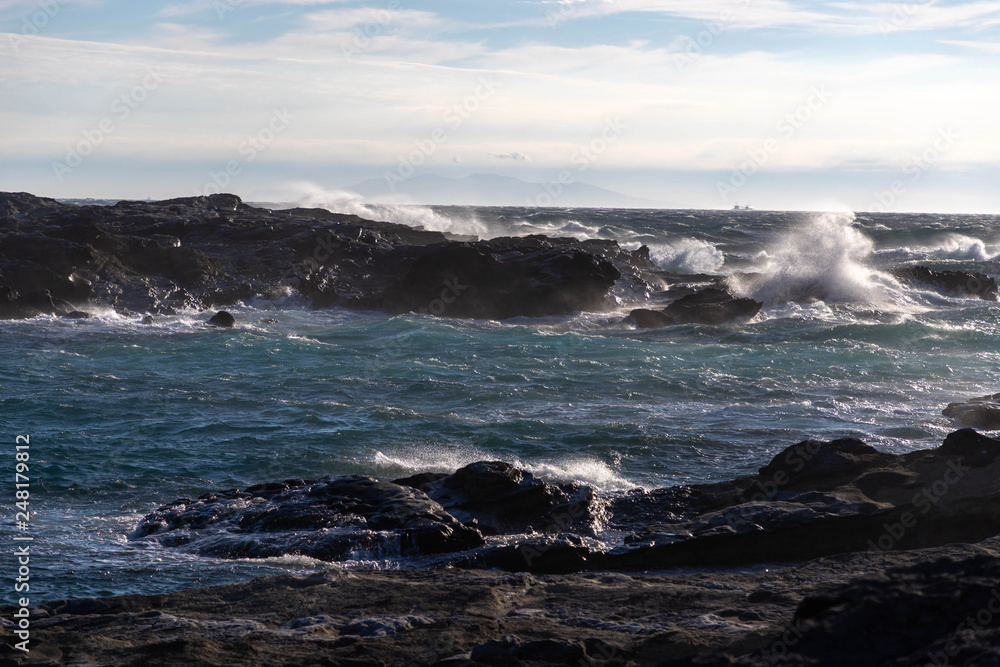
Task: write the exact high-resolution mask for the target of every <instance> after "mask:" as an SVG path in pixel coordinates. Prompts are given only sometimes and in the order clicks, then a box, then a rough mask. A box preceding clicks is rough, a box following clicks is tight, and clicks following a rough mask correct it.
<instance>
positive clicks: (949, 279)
mask: <svg viewBox="0 0 1000 667" xmlns="http://www.w3.org/2000/svg"><path fill="white" fill-rule="evenodd" d="M890 273H891V274H892V275H893V276H895V278H896V279H897V280H899V281H900V282H902V283H905V284H908V285H910V284H914V283H919V284H923V285H929V286H931V287H934V288H937V289H939V290H941V291H943V292H945V293H947V294H954V295H958V296H970V297H975V298H977V299H985V300H987V301H996V300H997V299H998V297H1000V291H998V286H997V282H996V281H995V280H994V279H993V278H991V277H989V276H988V275H986V274H985V273H980V272H978V271H954V270H950V269H943V270H936V269H930V268H928V267H926V266H908V267H903V268H899V269H893V270H892V271H890Z"/></svg>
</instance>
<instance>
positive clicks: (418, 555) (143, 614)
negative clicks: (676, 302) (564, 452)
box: [0, 429, 1000, 667]
mask: <svg viewBox="0 0 1000 667" xmlns="http://www.w3.org/2000/svg"><path fill="white" fill-rule="evenodd" d="M998 494H1000V441H997V440H994V439H991V438H988V437H985V436H983V435H981V434H979V433H977V432H975V431H973V430H969V429H965V430H960V431H956V432H954V433H952V434H950V435H949V436H948V437H947V438H946V439H945V441H944V443H943V444H942V445H941V446H940V447H937V448H935V449H931V450H922V451H915V452H911V453H908V454H902V455H895V454H890V453H886V452H879V451H877V450H876V449H874V448H872V447H870V446H868V445H866V444H865V443H863V442H861V441H859V440H852V439H844V440H836V441H833V442H817V441H804V442H801V443H799V444H797V445H793V446H791V447H789V448H787V449H786V450H784V451H783V452H781V453H779V454H778V455H777V456H775V457H774V458H773V459H772V460H771V461H770V462H769V463H768V464H767V465H765V466H763V467H762V468H761V469H760V471H759V472H758V473H757V474H755V475H751V476H747V477H743V478H740V479H736V480H731V481H728V482H722V483H717V484H707V485H694V486H677V487H671V488H664V489H654V490H650V491H644V490H636V491H632V492H628V493H624V494H618V495H613V496H606V497H602V496H600V495H599V494H596V493H594V491H593V490H592V489H590V488H588V487H586V486H581V485H579V484H553V483H550V482H546V481H544V480H540V479H537V478H535V477H533V476H532V475H531V474H529V473H527V472H525V471H522V470H519V469H517V468H515V467H513V466H511V465H509V464H506V463H502V462H480V463H475V464H472V465H469V466H466V467H465V468H462V469H460V470H459V471H457V472H455V473H453V474H451V475H443V474H429V473H428V474H420V475H415V476H412V477H408V478H405V479H399V480H395V481H392V482H390V481H385V480H375V479H372V478H368V477H363V476H351V477H341V478H326V479H321V480H314V481H309V480H287V481H284V482H278V483H268V484H261V485H258V486H255V487H250V488H248V489H245V490H235V489H233V490H227V491H219V492H212V493H207V494H205V495H204V496H202V497H201V498H198V499H195V500H192V499H179V500H177V501H176V502H174V503H171V504H169V505H166V506H164V507H162V508H160V509H158V510H156V511H155V512H152V513H150V514H149V515H147V516H146V517H145V518H144V519H143V520H142V522H141V523H140V524H139V526H138V527H137V528H136V530H135V531H134V532H133V533H132V535H131V536H130V539H133V540H157V541H159V542H160V544H161V545H162V546H163V547H165V548H176V549H187V550H190V551H192V552H194V553H198V554H203V555H206V556H215V557H219V556H221V557H232V558H243V557H262V556H275V555H281V554H286V553H288V554H307V555H310V556H313V557H315V558H320V559H323V560H327V561H331V562H333V563H341V564H334V565H330V566H329V569H328V570H326V571H323V572H319V573H317V574H314V575H310V576H307V577H293V576H281V577H273V578H265V579H258V580H255V581H251V582H247V583H240V584H233V585H228V586H218V587H212V588H204V589H194V590H189V591H182V592H178V593H174V594H170V595H158V596H125V597H119V598H104V599H82V600H58V601H50V602H46V603H44V604H40V605H36V606H35V607H33V608H32V609H31V614H32V626H31V627H32V635H31V636H32V646H33V651H32V653H31V654H30V656H27V657H26V656H24V655H23V654H21V653H20V652H17V651H15V650H14V649H12V648H10V646H9V645H7V646H6V647H5V648H3V649H2V650H0V667H3V666H4V665H20V664H24V665H27V664H67V665H69V664H72V665H107V664H113V665H136V666H139V665H191V664H198V665H220V666H221V665H261V664H267V665H393V666H395V665H431V664H446V665H667V666H669V665H711V666H715V665H718V666H719V667H721V666H723V665H744V666H747V667H750V666H753V667H757V666H762V665H803V666H805V665H828V664H830V665H834V664H835V665H841V664H844V665H847V664H850V665H889V664H891V665H927V664H934V665H945V664H956V665H959V664H961V665H967V664H984V665H985V664H995V663H996V662H997V661H998V660H1000V537H998V535H1000V495H998ZM360 554H368V555H370V556H372V557H377V558H381V559H389V560H392V559H395V560H396V561H397V562H396V566H397V567H400V568H402V569H390V570H381V571H380V570H366V569H358V568H357V567H356V563H354V565H350V566H349V564H348V563H347V561H351V562H353V559H357V558H358V557H359V555H360ZM11 613H13V612H12V610H10V609H7V610H3V613H0V618H2V619H3V620H2V622H0V623H2V624H3V625H4V627H5V629H7V630H10V629H11V627H12V626H11V623H10V621H9V620H8V619H9V618H11ZM29 658H30V659H29Z"/></svg>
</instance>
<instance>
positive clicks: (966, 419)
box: [941, 394, 1000, 431]
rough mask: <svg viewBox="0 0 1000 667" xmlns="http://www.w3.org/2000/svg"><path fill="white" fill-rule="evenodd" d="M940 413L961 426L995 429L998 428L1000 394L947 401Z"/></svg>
mask: <svg viewBox="0 0 1000 667" xmlns="http://www.w3.org/2000/svg"><path fill="white" fill-rule="evenodd" d="M941 414H943V415H944V416H945V417H951V418H952V419H954V420H955V421H956V422H957V423H958V424H960V425H961V426H965V427H968V428H979V429H983V430H984V431H996V430H998V429H1000V394H993V395H992V396H981V397H979V398H972V399H969V400H968V401H963V402H961V403H949V404H948V407H946V408H945V409H944V410H942V411H941Z"/></svg>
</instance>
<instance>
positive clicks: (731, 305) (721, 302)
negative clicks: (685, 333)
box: [663, 287, 764, 324]
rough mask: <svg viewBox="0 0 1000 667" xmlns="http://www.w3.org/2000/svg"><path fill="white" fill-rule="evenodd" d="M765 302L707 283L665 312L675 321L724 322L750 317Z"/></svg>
mask: <svg viewBox="0 0 1000 667" xmlns="http://www.w3.org/2000/svg"><path fill="white" fill-rule="evenodd" d="M763 305H764V304H763V303H761V302H760V301H755V300H754V299H748V298H744V297H736V296H733V295H732V294H730V293H729V292H728V291H727V290H725V289H723V288H721V287H706V288H704V289H701V290H698V291H697V292H695V293H693V294H688V295H687V296H683V297H681V298H680V299H678V300H677V301H674V302H673V303H671V304H670V305H669V306H667V307H666V308H665V309H664V310H663V312H664V314H666V315H667V316H668V317H670V318H672V319H673V320H674V323H675V324H725V323H727V322H731V321H733V320H735V319H739V318H746V319H749V318H751V317H753V316H754V315H756V314H757V313H759V312H760V309H761V308H762V307H763Z"/></svg>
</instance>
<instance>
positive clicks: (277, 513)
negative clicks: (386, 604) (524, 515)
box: [129, 476, 483, 561]
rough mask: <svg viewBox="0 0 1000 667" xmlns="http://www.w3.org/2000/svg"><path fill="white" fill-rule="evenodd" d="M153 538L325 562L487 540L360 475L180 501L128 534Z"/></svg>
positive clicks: (418, 497) (199, 549)
mask: <svg viewBox="0 0 1000 667" xmlns="http://www.w3.org/2000/svg"><path fill="white" fill-rule="evenodd" d="M148 536H155V537H156V538H157V539H159V540H160V542H161V543H163V544H164V545H166V546H179V547H184V548H185V549H188V550H193V551H195V552H196V553H199V554H201V555H206V556H216V557H221V558H268V557H273V556H282V555H288V554H298V555H304V556H310V557H312V558H318V559H320V560H327V561H340V560H347V559H350V558H359V557H362V556H363V555H364V554H365V553H380V552H381V553H385V554H391V553H393V552H397V553H401V554H402V555H414V554H435V553H442V552H449V551H461V550H464V549H468V548H471V547H476V546H479V545H481V544H482V543H483V539H482V536H481V535H480V534H479V532H478V531H477V530H476V529H475V528H470V527H468V526H465V525H463V524H461V523H459V522H458V521H457V520H456V519H455V518H454V517H452V516H451V515H450V514H448V513H447V512H445V511H444V510H443V509H442V508H441V506H440V505H439V504H438V503H436V502H434V501H433V500H431V499H430V498H428V497H427V496H426V495H425V494H423V493H421V492H420V491H417V490H415V489H412V488H410V487H405V486H400V485H398V484H393V483H391V482H380V481H377V480H374V479H371V478H369V477H359V476H353V477H344V478H337V479H327V480H321V481H318V482H301V481H291V482H285V483H283V484H265V485H260V486H256V487H251V488H249V489H247V490H246V491H238V490H231V491H224V492H220V493H210V494H206V495H204V496H202V497H201V498H199V499H198V500H196V501H191V500H187V499H181V500H178V501H176V502H174V503H172V504H170V505H167V506H165V507H162V508H160V509H158V510H156V511H155V512H152V513H151V514H149V515H147V516H146V517H144V518H143V520H142V521H141V522H140V524H139V526H138V527H137V528H136V530H135V531H134V532H133V533H132V534H131V535H130V536H129V538H130V539H133V540H135V539H142V538H145V537H148Z"/></svg>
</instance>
